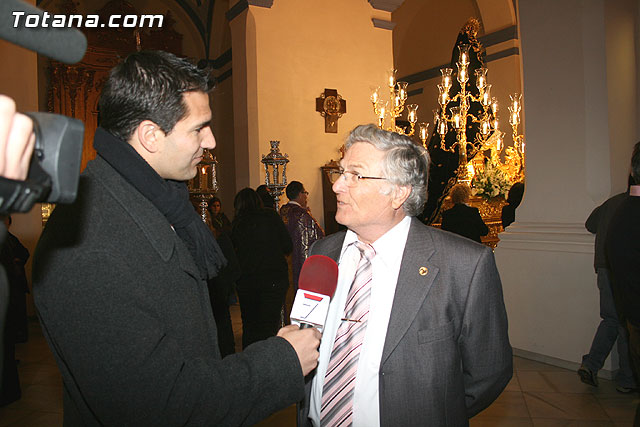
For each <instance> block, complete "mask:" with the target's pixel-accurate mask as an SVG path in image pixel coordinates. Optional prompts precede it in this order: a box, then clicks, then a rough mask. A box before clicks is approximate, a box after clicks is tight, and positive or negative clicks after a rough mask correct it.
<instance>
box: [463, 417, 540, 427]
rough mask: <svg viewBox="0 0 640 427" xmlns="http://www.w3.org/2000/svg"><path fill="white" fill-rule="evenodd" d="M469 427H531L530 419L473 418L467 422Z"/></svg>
mask: <svg viewBox="0 0 640 427" xmlns="http://www.w3.org/2000/svg"><path fill="white" fill-rule="evenodd" d="M469 426H470V427H525V426H526V427H531V426H533V424H532V423H531V419H530V418H529V417H526V418H512V417H482V418H478V417H474V418H471V419H470V420H469Z"/></svg>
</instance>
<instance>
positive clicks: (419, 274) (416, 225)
mask: <svg viewBox="0 0 640 427" xmlns="http://www.w3.org/2000/svg"><path fill="white" fill-rule="evenodd" d="M435 252H436V251H435V248H434V245H433V238H432V237H431V233H430V232H429V228H428V227H426V226H424V225H423V224H422V223H420V221H418V220H417V219H415V218H412V219H411V227H410V229H409V235H408V237H407V244H406V245H405V248H404V254H403V256H402V263H401V266H400V273H399V274H398V283H397V285H396V292H395V295H394V298H393V306H392V308H391V317H390V319H389V327H388V329H387V336H386V339H385V343H384V349H383V351H382V359H381V364H382V363H384V362H385V360H386V359H387V358H388V357H389V355H390V354H391V352H393V350H394V349H395V348H396V346H397V345H398V343H399V342H400V340H401V339H402V337H403V336H404V335H405V333H406V332H407V330H408V329H409V326H411V323H412V322H413V319H414V318H415V317H416V315H417V313H418V311H419V310H420V307H422V304H423V302H424V300H425V298H426V297H427V295H428V293H429V290H430V289H431V285H432V284H433V281H434V279H435V278H436V276H437V275H438V268H437V267H436V266H434V265H432V264H430V263H429V258H431V256H432V255H433V254H434V253H435Z"/></svg>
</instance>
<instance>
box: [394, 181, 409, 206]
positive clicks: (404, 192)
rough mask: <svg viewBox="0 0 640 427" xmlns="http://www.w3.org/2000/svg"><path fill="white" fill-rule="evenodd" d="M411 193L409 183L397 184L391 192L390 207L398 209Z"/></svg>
mask: <svg viewBox="0 0 640 427" xmlns="http://www.w3.org/2000/svg"><path fill="white" fill-rule="evenodd" d="M410 194H411V186H410V185H398V186H396V188H395V191H394V192H393V197H392V198H391V207H392V208H393V209H400V208H401V207H402V205H403V204H404V202H405V201H406V200H407V199H408V198H409V195H410Z"/></svg>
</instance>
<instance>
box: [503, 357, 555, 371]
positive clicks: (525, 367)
mask: <svg viewBox="0 0 640 427" xmlns="http://www.w3.org/2000/svg"><path fill="white" fill-rule="evenodd" d="M513 369H514V371H554V372H563V371H567V369H564V368H559V367H557V366H553V365H548V364H546V363H541V362H536V361H535V360H529V359H523V358H522V357H518V356H514V358H513Z"/></svg>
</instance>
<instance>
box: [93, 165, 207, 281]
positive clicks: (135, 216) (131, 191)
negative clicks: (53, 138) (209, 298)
mask: <svg viewBox="0 0 640 427" xmlns="http://www.w3.org/2000/svg"><path fill="white" fill-rule="evenodd" d="M86 173H87V174H89V175H91V176H92V178H93V179H95V180H97V181H99V182H101V183H102V185H103V186H104V189H105V191H106V192H108V193H109V194H110V195H111V196H112V197H113V198H114V199H115V200H116V201H117V202H118V203H119V204H120V206H121V208H122V209H124V210H125V211H126V212H127V213H128V214H129V216H130V217H131V218H132V220H133V221H134V222H135V223H136V225H137V226H138V228H140V230H141V231H142V233H143V234H144V236H145V238H146V239H147V240H148V241H149V243H150V244H151V246H152V247H153V248H154V249H155V251H156V252H157V253H158V255H159V256H160V258H161V259H162V260H163V261H164V262H167V261H169V259H170V258H171V256H172V254H173V252H174V250H175V251H177V256H178V260H179V264H180V267H181V268H182V269H183V270H184V271H185V272H186V273H188V274H189V275H191V276H193V277H200V275H199V272H198V268H197V266H196V264H195V262H194V261H193V258H192V257H191V254H190V253H189V251H188V249H187V247H186V246H185V245H184V243H183V242H182V241H181V239H180V238H179V237H178V235H177V234H176V233H175V231H174V230H173V228H172V227H171V224H169V222H168V221H167V219H166V217H165V216H164V215H163V214H162V213H161V212H160V211H159V210H158V209H157V208H156V207H155V206H154V205H153V204H152V203H151V202H150V201H149V200H148V199H147V198H145V197H144V196H142V194H140V193H139V192H138V191H137V190H136V189H135V188H133V186H131V184H129V183H128V182H127V181H126V180H125V179H124V178H123V177H122V176H121V175H120V174H119V173H118V172H117V171H116V170H115V169H113V168H112V167H111V166H110V165H109V164H108V163H107V162H106V161H105V160H104V159H102V158H101V157H100V156H97V157H96V159H95V160H94V161H92V162H91V163H90V164H89V165H88V166H87V169H86Z"/></svg>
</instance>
